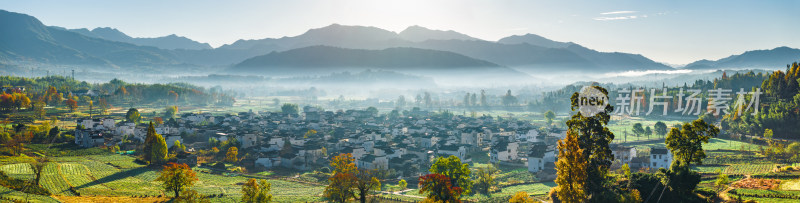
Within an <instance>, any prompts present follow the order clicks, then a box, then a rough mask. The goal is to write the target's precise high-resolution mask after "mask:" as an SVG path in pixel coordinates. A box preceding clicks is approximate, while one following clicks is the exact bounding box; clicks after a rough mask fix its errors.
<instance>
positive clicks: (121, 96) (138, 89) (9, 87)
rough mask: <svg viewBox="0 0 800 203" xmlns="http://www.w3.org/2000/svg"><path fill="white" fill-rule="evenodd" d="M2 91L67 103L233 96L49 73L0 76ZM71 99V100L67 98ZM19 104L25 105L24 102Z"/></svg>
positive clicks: (200, 101) (196, 101) (197, 101)
mask: <svg viewBox="0 0 800 203" xmlns="http://www.w3.org/2000/svg"><path fill="white" fill-rule="evenodd" d="M0 86H1V87H2V88H3V91H4V94H13V93H17V94H24V95H25V96H26V97H28V98H30V100H31V104H35V103H36V102H42V103H45V104H47V105H51V106H57V105H62V104H63V105H70V102H80V103H81V104H89V103H90V101H91V102H92V103H95V104H100V105H107V104H108V105H117V104H123V103H128V104H152V103H165V104H183V105H200V106H202V105H209V104H218V105H232V104H233V102H234V98H233V96H229V95H232V94H231V93H229V92H225V91H223V90H222V89H221V88H211V89H208V90H207V89H205V88H203V87H199V86H195V85H191V84H186V83H169V84H140V83H126V82H124V81H122V80H119V79H113V80H111V81H109V82H107V83H101V84H96V83H95V84H90V83H87V82H84V81H76V80H74V79H72V78H69V77H63V76H49V77H36V78H24V77H15V76H0ZM70 100H72V101H70ZM22 108H26V107H25V106H23V107H22Z"/></svg>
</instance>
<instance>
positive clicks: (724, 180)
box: [714, 169, 731, 192]
mask: <svg viewBox="0 0 800 203" xmlns="http://www.w3.org/2000/svg"><path fill="white" fill-rule="evenodd" d="M717 174H718V175H717V181H716V182H714V189H716V190H717V192H721V191H723V190H725V188H728V184H729V183H730V182H731V180H730V179H728V174H724V173H722V170H719V169H717Z"/></svg>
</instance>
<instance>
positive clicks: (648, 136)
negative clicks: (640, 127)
mask: <svg viewBox="0 0 800 203" xmlns="http://www.w3.org/2000/svg"><path fill="white" fill-rule="evenodd" d="M644 135H647V139H650V135H653V130H652V129H650V126H647V127H645V128H644Z"/></svg>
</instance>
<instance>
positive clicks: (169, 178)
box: [156, 162, 197, 198]
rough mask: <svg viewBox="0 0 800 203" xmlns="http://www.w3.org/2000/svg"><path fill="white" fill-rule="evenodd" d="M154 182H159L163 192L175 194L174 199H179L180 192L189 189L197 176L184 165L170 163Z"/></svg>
mask: <svg viewBox="0 0 800 203" xmlns="http://www.w3.org/2000/svg"><path fill="white" fill-rule="evenodd" d="M156 181H161V182H162V185H163V186H164V190H166V191H168V192H169V191H171V192H174V193H175V198H179V197H180V192H183V191H184V190H186V189H189V188H190V187H192V185H194V182H195V181H197V175H196V174H195V173H194V171H193V170H192V169H191V168H189V165H186V164H176V163H172V162H170V163H169V164H167V166H165V167H164V170H162V171H161V174H159V176H158V178H156Z"/></svg>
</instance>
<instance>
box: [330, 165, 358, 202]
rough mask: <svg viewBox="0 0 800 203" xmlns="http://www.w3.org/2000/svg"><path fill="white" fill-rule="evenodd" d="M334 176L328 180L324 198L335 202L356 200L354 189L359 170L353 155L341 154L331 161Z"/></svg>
mask: <svg viewBox="0 0 800 203" xmlns="http://www.w3.org/2000/svg"><path fill="white" fill-rule="evenodd" d="M330 165H331V167H332V168H333V173H332V174H333V175H332V176H331V177H330V178H328V183H329V184H328V186H327V187H325V191H324V196H325V197H326V198H328V199H330V200H331V201H334V202H345V201H347V199H350V198H351V197H353V198H355V192H353V191H352V188H353V187H355V185H356V181H355V179H356V176H355V171H356V170H358V168H357V167H356V164H355V159H353V155H351V154H349V153H348V154H339V155H338V156H335V157H333V158H332V159H331V162H330Z"/></svg>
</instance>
